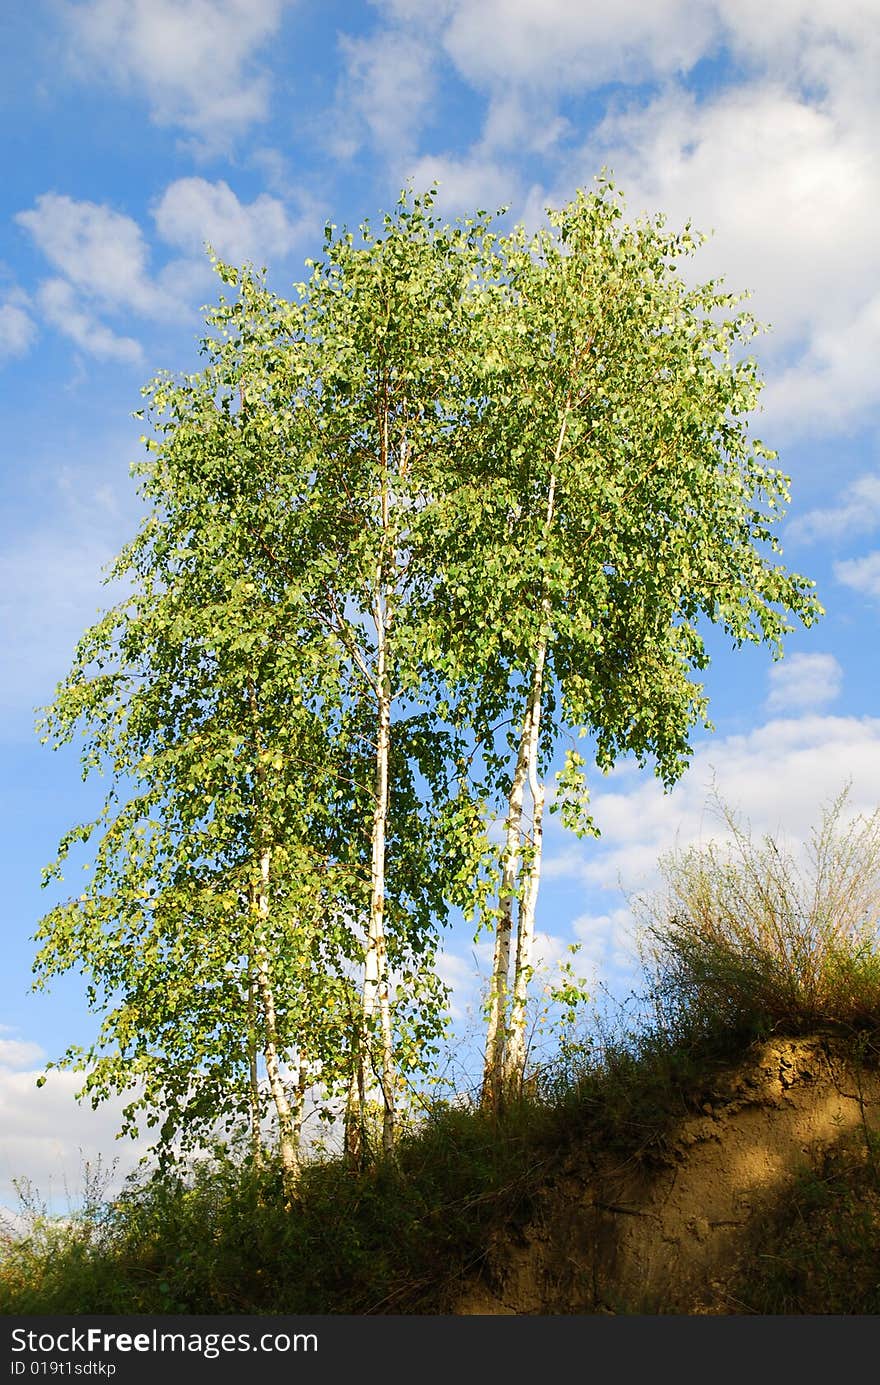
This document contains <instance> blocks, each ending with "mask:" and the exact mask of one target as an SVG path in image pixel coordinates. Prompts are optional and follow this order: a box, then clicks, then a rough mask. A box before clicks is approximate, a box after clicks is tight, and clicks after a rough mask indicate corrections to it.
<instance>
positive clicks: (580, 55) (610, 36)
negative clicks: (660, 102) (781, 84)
mask: <svg viewBox="0 0 880 1385" xmlns="http://www.w3.org/2000/svg"><path fill="white" fill-rule="evenodd" d="M717 34H718V20H717V16H716V15H715V14H713V7H712V6H711V5H706V4H705V3H703V0H655V3H653V4H651V5H646V4H644V3H643V0H594V3H592V4H589V5H572V4H570V3H568V0H542V3H540V4H537V3H535V0H458V3H457V4H456V5H455V7H454V13H453V16H452V19H451V22H450V24H449V26H448V28H447V30H446V33H445V37H444V42H445V46H446V49H447V52H448V53H449V55H450V57H451V58H452V59H453V61H454V62H455V65H456V67H457V68H458V69H459V71H460V72H461V73H462V74H463V75H464V76H465V77H466V78H467V79H468V80H469V81H471V82H474V83H475V84H477V85H480V86H494V85H496V84H506V83H510V82H518V83H523V84H524V85H531V86H544V87H550V88H554V89H557V90H558V89H559V88H567V89H569V90H571V89H583V88H590V87H596V86H600V85H602V84H603V83H605V82H608V81H612V80H626V81H634V80H635V81H638V80H640V79H643V78H645V77H647V76H650V75H652V74H654V73H663V74H667V73H673V72H678V71H683V70H686V69H688V68H690V67H692V66H693V64H694V63H695V62H697V60H698V59H699V58H700V57H701V56H702V55H703V54H704V53H705V52H706V51H707V50H709V49H711V47H712V46H713V44H714V42H715V41H716V38H717Z"/></svg>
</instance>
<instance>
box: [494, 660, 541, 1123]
mask: <svg viewBox="0 0 880 1385" xmlns="http://www.w3.org/2000/svg"><path fill="white" fill-rule="evenodd" d="M546 657H547V641H546V639H544V640H542V642H541V644H540V646H539V649H538V657H537V659H536V661H535V671H534V674H533V677H532V694H531V699H530V702H529V711H530V714H531V717H530V722H529V728H528V744H527V747H526V758H527V764H528V779H529V788H530V790H531V795H532V841H531V847H530V850H529V852H528V856H527V858H526V853H523V855H524V861H523V870H522V873H523V875H524V877H525V880H524V883H523V885H522V886H521V891H520V901H519V916H518V920H517V931H516V962H515V965H514V976H513V1002H512V1005H511V1011H510V1023H509V1027H508V1037H507V1051H506V1053H505V1071H504V1087H505V1091H506V1092H508V1093H509V1094H510V1095H512V1096H515V1095H518V1094H519V1092H520V1091H521V1090H522V1082H523V1077H524V1075H525V1065H526V1001H527V999H528V990H529V982H530V980H531V976H532V956H533V952H534V944H535V911H536V907H537V902H538V886H539V884H540V880H541V850H542V843H543V835H544V800H545V789H544V785H543V783H542V782H541V781H540V780H539V778H538V743H539V737H540V730H541V690H542V684H543V680H544V663H545V660H546Z"/></svg>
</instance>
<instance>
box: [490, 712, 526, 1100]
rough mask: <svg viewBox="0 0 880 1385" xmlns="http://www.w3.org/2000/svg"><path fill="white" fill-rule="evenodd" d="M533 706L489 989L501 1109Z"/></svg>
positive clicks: (520, 758) (510, 823)
mask: <svg viewBox="0 0 880 1385" xmlns="http://www.w3.org/2000/svg"><path fill="white" fill-rule="evenodd" d="M530 716H531V702H529V705H528V707H527V708H526V716H525V720H524V722H523V730H522V735H521V736H520V743H519V752H518V754H517V760H516V767H515V769H514V772H513V782H512V784H511V788H510V796H509V798H508V802H507V822H506V836H505V843H504V855H503V857H502V870H501V888H500V890H499V899H498V923H497V926H496V931H495V956H494V959H493V962H492V979H491V982H490V986H489V1021H488V1029H487V1034H486V1052H485V1060H484V1064H483V1105H484V1106H488V1107H490V1108H493V1107H495V1108H497V1107H498V1106H499V1105H500V1102H501V1096H502V1084H503V1080H504V1062H505V1051H506V1045H507V993H508V986H509V984H510V940H511V935H512V932H513V901H514V898H515V897H516V889H517V878H518V875H519V858H520V849H521V843H522V816H523V801H524V798H525V787H526V779H527V777H528V743H529V719H530Z"/></svg>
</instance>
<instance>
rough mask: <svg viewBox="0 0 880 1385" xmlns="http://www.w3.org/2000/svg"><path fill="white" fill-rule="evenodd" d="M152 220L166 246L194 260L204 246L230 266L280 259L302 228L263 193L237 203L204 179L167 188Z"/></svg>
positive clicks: (181, 180)
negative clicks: (193, 256) (248, 200)
mask: <svg viewBox="0 0 880 1385" xmlns="http://www.w3.org/2000/svg"><path fill="white" fill-rule="evenodd" d="M153 215H154V218H155V222H156V229H157V231H158V232H159V235H160V236H161V237H162V239H163V240H165V241H167V242H168V244H169V245H173V246H175V247H176V248H177V249H179V250H182V251H184V252H186V253H187V254H196V255H198V254H201V253H202V252H203V250H204V245H205V242H206V241H208V242H210V244H211V245H212V246H213V248H214V250H215V251H216V252H217V254H218V255H219V256H220V257H221V259H226V260H229V261H230V262H232V263H233V264H242V263H243V262H244V261H246V260H249V261H252V262H253V263H255V264H265V263H266V262H267V260H269V259H270V258H271V257H273V256H284V255H286V254H288V253H289V251H290V250H291V248H292V247H293V245H294V244H295V243H296V240H297V237H298V236H299V235H300V234H301V231H302V223H301V222H297V221H295V220H293V219H292V218H291V217H290V215H289V214H288V211H287V209H286V207H285V206H284V203H283V202H280V201H279V200H278V198H276V197H270V196H268V195H267V194H266V193H263V194H262V195H261V196H260V197H257V198H255V199H254V201H253V202H249V203H244V202H240V201H239V199H238V198H237V197H236V195H235V193H234V192H233V191H232V189H231V188H230V186H229V184H228V183H225V182H222V181H219V182H216V183H210V182H208V181H207V180H206V179H204V178H179V179H178V180H177V182H174V183H171V184H170V185H169V186H168V187H167V188H166V189H165V192H164V193H163V195H162V198H161V200H160V201H159V203H158V204H157V206H156V208H155V210H154V213H153Z"/></svg>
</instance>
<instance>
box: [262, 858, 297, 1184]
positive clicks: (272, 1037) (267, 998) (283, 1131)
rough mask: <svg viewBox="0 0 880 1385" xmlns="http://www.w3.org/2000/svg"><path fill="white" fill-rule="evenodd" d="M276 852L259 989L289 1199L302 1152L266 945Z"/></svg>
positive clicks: (265, 904)
mask: <svg viewBox="0 0 880 1385" xmlns="http://www.w3.org/2000/svg"><path fill="white" fill-rule="evenodd" d="M271 859H272V853H271V849H270V848H269V847H264V848H263V850H262V851H261V853H260V884H259V887H258V890H257V915H258V919H259V929H260V932H259V941H258V943H257V951H256V964H257V987H258V989H259V992H260V1000H261V1002H262V1008H263V1023H264V1036H263V1058H264V1060H265V1063H266V1076H267V1077H268V1079H269V1090H270V1092H271V1093H272V1100H273V1102H274V1104H275V1112H276V1115H277V1117H278V1152H279V1154H280V1156H281V1173H282V1178H283V1182H284V1191H285V1193H286V1194H287V1196H288V1198H292V1197H295V1195H296V1185H297V1182H298V1180H299V1172H300V1165H299V1150H298V1148H297V1143H296V1133H295V1130H294V1121H293V1112H292V1110H291V1106H290V1102H289V1101H288V1099H287V1092H286V1090H285V1086H284V1081H283V1079H282V1076H281V1066H280V1063H279V1058H278V1023H277V1018H276V1013H275V995H274V991H273V988H272V980H271V976H270V972H269V954H268V951H267V948H266V943H265V928H266V924H267V921H268V918H269V873H270V867H271Z"/></svg>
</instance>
